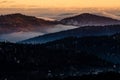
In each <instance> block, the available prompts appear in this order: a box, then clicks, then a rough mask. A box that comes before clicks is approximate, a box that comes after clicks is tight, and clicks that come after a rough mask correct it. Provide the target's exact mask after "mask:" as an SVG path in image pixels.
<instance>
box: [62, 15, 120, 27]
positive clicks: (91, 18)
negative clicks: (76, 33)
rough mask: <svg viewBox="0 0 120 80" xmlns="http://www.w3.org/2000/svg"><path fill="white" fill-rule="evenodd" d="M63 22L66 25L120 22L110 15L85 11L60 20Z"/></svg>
mask: <svg viewBox="0 0 120 80" xmlns="http://www.w3.org/2000/svg"><path fill="white" fill-rule="evenodd" d="M60 22H61V23H62V24H66V25H76V26H93V25H94V26H98V25H100V26H101V25H114V24H120V21H119V20H116V19H112V18H109V17H104V16H99V15H94V14H89V13H83V14H80V15H77V16H73V17H68V18H65V19H62V20H61V21H60Z"/></svg>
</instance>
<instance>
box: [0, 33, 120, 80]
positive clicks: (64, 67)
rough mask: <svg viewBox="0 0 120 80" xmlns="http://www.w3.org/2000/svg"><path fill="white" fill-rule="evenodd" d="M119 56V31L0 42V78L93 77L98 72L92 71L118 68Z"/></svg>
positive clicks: (19, 79) (28, 79) (21, 79)
mask: <svg viewBox="0 0 120 80" xmlns="http://www.w3.org/2000/svg"><path fill="white" fill-rule="evenodd" d="M119 59H120V34H115V35H112V36H99V37H92V36H91V37H83V38H77V37H69V38H65V39H61V40H57V41H54V42H49V43H46V44H42V45H40V44H34V45H33V44H12V43H0V65H1V66H0V79H8V80H42V79H48V80H49V79H52V80H59V79H60V80H61V79H63V80H67V79H73V80H82V79H80V78H79V77H80V76H82V75H90V77H89V76H88V77H85V78H87V80H91V78H92V79H93V80H96V79H98V78H99V75H98V76H97V77H98V78H97V77H94V76H96V75H93V74H99V73H101V72H103V73H102V74H103V76H106V74H104V72H109V71H115V72H119V71H120V60H119ZM102 74H100V75H102ZM108 75H110V74H108ZM118 75H119V74H115V75H113V76H118ZM74 76H76V77H74ZM83 77H84V76H83ZM110 77H111V76H110ZM57 78H58V79H57ZM101 78H103V79H102V80H104V79H107V77H101ZM101 78H99V79H101ZM99 79H98V80H99ZM108 79H109V78H108ZM115 79H116V80H117V79H118V77H115ZM83 80H84V79H83Z"/></svg>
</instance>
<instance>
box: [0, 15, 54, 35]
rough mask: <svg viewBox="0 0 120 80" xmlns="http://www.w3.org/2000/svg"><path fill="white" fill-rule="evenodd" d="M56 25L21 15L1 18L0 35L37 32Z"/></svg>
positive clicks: (2, 16)
mask: <svg viewBox="0 0 120 80" xmlns="http://www.w3.org/2000/svg"><path fill="white" fill-rule="evenodd" d="M50 25H54V22H51V21H46V20H43V19H39V18H36V17H33V16H26V15H23V14H20V13H16V14H8V15H1V16H0V33H9V32H19V31H36V30H38V31H39V30H40V29H42V28H45V27H48V26H50Z"/></svg>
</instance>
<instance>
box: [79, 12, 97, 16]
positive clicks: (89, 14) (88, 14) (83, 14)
mask: <svg viewBox="0 0 120 80" xmlns="http://www.w3.org/2000/svg"><path fill="white" fill-rule="evenodd" d="M79 16H95V15H94V14H91V13H82V14H80V15H79Z"/></svg>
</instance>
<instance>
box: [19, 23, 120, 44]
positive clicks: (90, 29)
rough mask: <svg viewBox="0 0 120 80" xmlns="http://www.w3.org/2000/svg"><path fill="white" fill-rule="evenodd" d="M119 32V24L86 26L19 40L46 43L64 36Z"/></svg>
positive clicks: (99, 34)
mask: <svg viewBox="0 0 120 80" xmlns="http://www.w3.org/2000/svg"><path fill="white" fill-rule="evenodd" d="M118 32H120V25H113V26H86V27H80V28H76V29H72V30H66V31H61V32H57V33H51V34H46V35H43V36H38V37H35V38H31V39H28V40H24V41H21V42H22V43H35V44H36V43H46V42H50V41H55V40H58V39H62V38H65V37H70V36H73V37H85V36H101V35H111V34H114V33H118Z"/></svg>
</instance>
